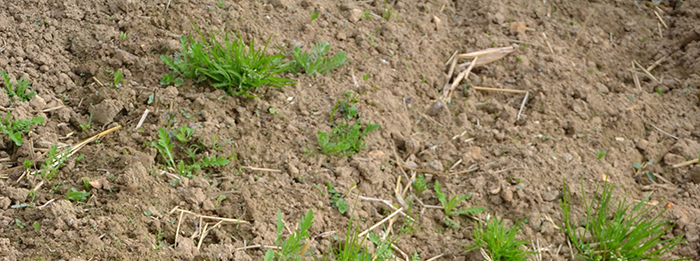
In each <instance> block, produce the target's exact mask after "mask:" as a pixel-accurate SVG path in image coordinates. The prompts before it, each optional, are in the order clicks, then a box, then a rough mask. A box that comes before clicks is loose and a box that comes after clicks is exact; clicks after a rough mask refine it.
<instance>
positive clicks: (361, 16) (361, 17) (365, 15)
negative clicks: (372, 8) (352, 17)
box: [360, 10, 371, 20]
mask: <svg viewBox="0 0 700 261" xmlns="http://www.w3.org/2000/svg"><path fill="white" fill-rule="evenodd" d="M370 15H371V13H370V12H369V11H367V10H363V11H362V14H361V15H360V20H365V19H367V18H369V17H370Z"/></svg>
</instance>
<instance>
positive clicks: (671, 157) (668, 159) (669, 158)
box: [664, 153, 685, 165]
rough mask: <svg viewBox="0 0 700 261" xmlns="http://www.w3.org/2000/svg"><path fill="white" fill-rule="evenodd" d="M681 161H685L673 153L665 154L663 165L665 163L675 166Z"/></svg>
mask: <svg viewBox="0 0 700 261" xmlns="http://www.w3.org/2000/svg"><path fill="white" fill-rule="evenodd" d="M683 161H685V159H684V158H683V157H682V156H680V155H676V154H673V153H666V155H665V156H664V163H666V165H676V164H678V163H681V162H683Z"/></svg>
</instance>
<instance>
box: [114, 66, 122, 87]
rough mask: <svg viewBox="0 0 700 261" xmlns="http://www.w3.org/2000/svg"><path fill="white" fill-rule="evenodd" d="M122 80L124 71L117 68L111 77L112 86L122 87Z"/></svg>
mask: <svg viewBox="0 0 700 261" xmlns="http://www.w3.org/2000/svg"><path fill="white" fill-rule="evenodd" d="M123 80H124V73H123V72H122V70H121V69H120V70H117V71H116V72H114V78H112V86H114V87H117V88H120V87H122V81H123Z"/></svg>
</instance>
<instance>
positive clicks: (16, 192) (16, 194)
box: [7, 187, 29, 203]
mask: <svg viewBox="0 0 700 261" xmlns="http://www.w3.org/2000/svg"><path fill="white" fill-rule="evenodd" d="M7 196H8V197H9V198H10V199H12V200H14V201H15V203H20V202H24V201H25V200H27V197H28V196H29V190H28V189H25V188H15V187H9V188H7Z"/></svg>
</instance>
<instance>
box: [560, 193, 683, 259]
mask: <svg viewBox="0 0 700 261" xmlns="http://www.w3.org/2000/svg"><path fill="white" fill-rule="evenodd" d="M583 187H584V186H583V180H582V181H581V194H582V195H583V205H584V216H583V217H582V220H580V222H577V221H579V220H578V219H574V217H573V216H572V213H571V190H570V188H569V186H567V185H566V181H564V197H563V200H561V201H560V205H561V208H562V211H563V215H564V230H565V233H566V235H567V236H568V237H569V239H570V240H571V243H572V245H573V246H574V248H576V249H577V250H578V255H577V256H578V257H579V258H581V259H584V260H669V259H668V258H667V257H666V256H665V254H667V253H668V252H670V251H671V250H672V249H674V248H675V247H677V246H678V245H679V244H681V240H682V239H683V235H678V236H675V237H672V238H667V239H663V238H662V237H664V235H666V233H667V232H668V231H669V230H670V229H671V228H672V226H671V225H669V220H666V219H662V218H661V215H663V214H664V212H666V208H664V209H663V210H661V211H659V212H658V213H657V214H654V209H655V207H652V206H649V205H648V201H649V198H650V196H651V194H649V195H647V196H646V197H644V199H642V201H641V202H639V203H638V204H636V205H634V206H632V205H631V204H630V203H627V202H626V200H625V199H624V198H623V199H621V200H620V199H619V198H617V197H616V198H615V200H613V195H612V192H613V190H614V185H612V184H609V183H608V182H605V183H604V184H603V187H602V191H600V189H601V187H600V184H598V185H597V186H596V190H595V195H594V198H587V197H586V192H585V191H584V190H583ZM599 192H600V194H599ZM630 207H631V208H630ZM580 227H582V228H584V229H583V230H577V228H580ZM676 260H684V259H676Z"/></svg>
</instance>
